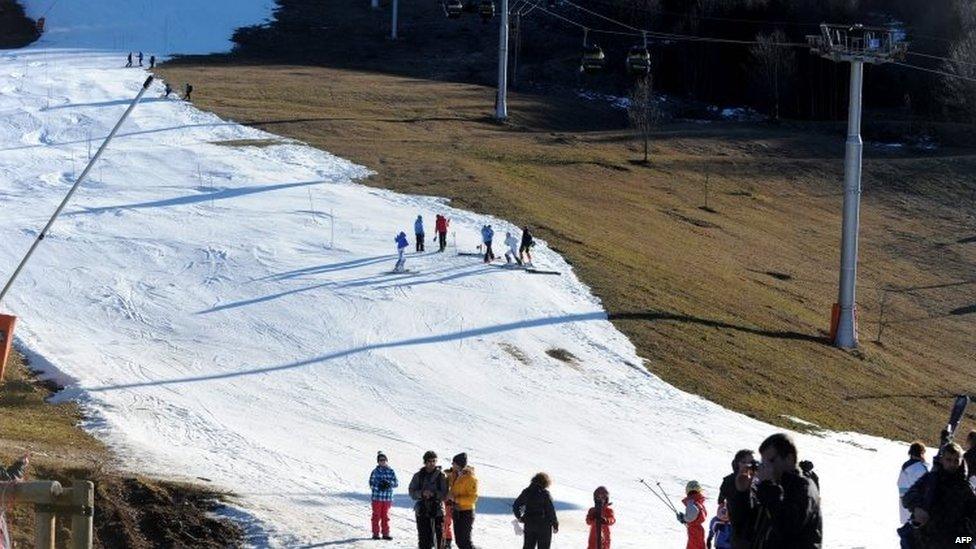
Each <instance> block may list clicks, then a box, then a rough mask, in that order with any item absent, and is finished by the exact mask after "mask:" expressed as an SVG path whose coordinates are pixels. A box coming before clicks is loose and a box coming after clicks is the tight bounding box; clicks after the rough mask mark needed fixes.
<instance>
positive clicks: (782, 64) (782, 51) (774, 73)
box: [749, 29, 796, 120]
mask: <svg viewBox="0 0 976 549" xmlns="http://www.w3.org/2000/svg"><path fill="white" fill-rule="evenodd" d="M789 41H790V40H789V38H788V37H787V36H786V33H784V32H783V31H781V30H779V29H776V30H775V31H773V33H772V34H768V35H767V34H759V35H757V36H756V42H758V43H757V44H756V45H754V46H752V48H750V49H749V56H750V57H751V58H752V62H753V85H754V86H755V87H756V90H757V91H758V92H759V94H760V95H762V96H765V97H766V100H767V103H768V105H769V108H770V114H771V115H772V116H773V119H775V120H779V114H780V111H779V105H780V97H782V96H784V95H786V92H787V87H788V86H789V84H790V83H791V81H792V79H793V75H794V74H795V73H796V52H795V51H793V49H792V48H790V47H787V46H782V45H780V44H786V43H789Z"/></svg>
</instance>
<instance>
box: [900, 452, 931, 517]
mask: <svg viewBox="0 0 976 549" xmlns="http://www.w3.org/2000/svg"><path fill="white" fill-rule="evenodd" d="M928 472H929V466H928V465H927V464H926V463H925V445H924V444H922V443H921V442H919V441H915V442H913V443H912V444H911V446H909V447H908V461H906V462H905V463H904V464H902V466H901V472H900V473H898V511H899V515H900V519H901V523H900V524H905V523H906V522H908V521H909V519H911V518H912V514H911V512H910V511H909V510H908V509H906V508H905V506H904V504H903V503H902V501H901V498H903V497H905V493H906V492H908V489H909V488H911V487H912V485H913V484H915V483H916V482H917V481H918V479H920V478H922V475H924V474H925V473H928Z"/></svg>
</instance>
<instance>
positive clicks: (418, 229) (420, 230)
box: [413, 215, 424, 252]
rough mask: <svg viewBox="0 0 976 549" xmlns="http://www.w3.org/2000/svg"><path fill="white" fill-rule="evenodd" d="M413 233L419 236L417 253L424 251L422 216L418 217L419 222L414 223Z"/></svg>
mask: <svg viewBox="0 0 976 549" xmlns="http://www.w3.org/2000/svg"><path fill="white" fill-rule="evenodd" d="M413 232H414V234H415V235H416V236H417V251H418V252H422V251H424V217H423V216H422V215H418V216H417V220H416V221H414V222H413Z"/></svg>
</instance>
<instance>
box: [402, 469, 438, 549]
mask: <svg viewBox="0 0 976 549" xmlns="http://www.w3.org/2000/svg"><path fill="white" fill-rule="evenodd" d="M409 490H410V498H411V499H413V500H414V501H415V502H416V503H414V506H413V510H414V514H416V516H417V537H418V545H417V547H419V549H431V548H433V547H440V546H441V538H442V537H443V525H444V507H443V505H442V504H441V502H443V501H444V497H445V496H446V495H447V477H445V476H444V472H443V471H441V468H440V467H438V466H437V454H435V453H434V452H432V451H430V450H428V451H427V452H426V453H424V466H423V468H422V469H420V470H419V471H417V472H416V473H414V475H413V479H411V480H410V489H409ZM435 544H436V545H435Z"/></svg>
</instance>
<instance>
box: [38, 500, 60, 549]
mask: <svg viewBox="0 0 976 549" xmlns="http://www.w3.org/2000/svg"><path fill="white" fill-rule="evenodd" d="M34 513H35V517H36V519H37V530H36V531H35V532H34V546H35V547H36V548H37V549H54V517H55V515H54V510H53V509H52V508H51V505H50V504H44V503H40V504H37V505H35V506H34Z"/></svg>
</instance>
